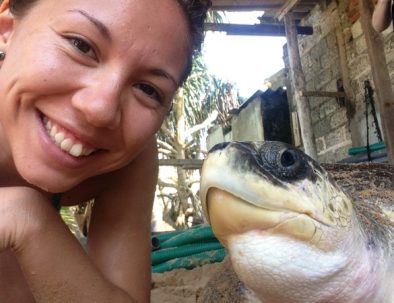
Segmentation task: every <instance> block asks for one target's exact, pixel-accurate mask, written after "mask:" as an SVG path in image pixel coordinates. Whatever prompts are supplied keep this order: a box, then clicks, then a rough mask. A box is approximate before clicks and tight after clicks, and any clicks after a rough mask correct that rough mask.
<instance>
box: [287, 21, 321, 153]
mask: <svg viewBox="0 0 394 303" xmlns="http://www.w3.org/2000/svg"><path fill="white" fill-rule="evenodd" d="M284 21H285V27H286V38H287V49H288V53H289V63H290V76H291V82H292V86H293V91H295V92H296V91H306V82H305V76H304V72H303V70H302V65H301V58H300V51H299V49H298V38H297V31H296V27H295V23H294V20H293V17H292V14H291V13H288V14H286V15H285V17H284ZM294 100H295V103H296V107H297V113H298V117H299V123H300V129H301V137H302V143H303V146H304V151H305V153H307V154H308V155H309V156H310V157H312V158H313V159H317V151H316V143H315V137H314V134H313V129H312V118H311V108H310V104H309V100H308V98H307V97H303V96H300V95H299V94H294Z"/></svg>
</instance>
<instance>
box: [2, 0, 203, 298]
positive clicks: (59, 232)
mask: <svg viewBox="0 0 394 303" xmlns="http://www.w3.org/2000/svg"><path fill="white" fill-rule="evenodd" d="M208 2H209V1H208V0H207V1H202V0H201V1H195V0H194V1H193V0H190V1H188V0H149V1H146V0H117V1H116V2H109V1H107V0H106V1H104V0H94V1H93V0H91V1H87V0H57V1H52V0H36V1H33V0H31V1H26V0H4V1H3V3H2V4H1V7H0V142H1V147H2V148H1V151H0V171H1V173H0V185H1V188H0V251H1V253H0V302H2V303H8V302H12V303H14V302H23V303H25V302H50V303H56V302H89V303H90V302H114V303H117V302H148V301H149V293H150V233H149V232H150V231H149V226H150V216H151V207H152V200H153V195H154V188H155V184H156V178H157V160H156V159H157V151H156V147H155V146H156V144H155V133H156V131H157V130H158V129H159V127H160V125H161V123H162V121H163V119H164V118H165V116H166V113H167V111H168V110H169V108H170V107H171V100H172V97H173V95H174V93H175V91H176V89H177V87H178V86H179V85H180V84H181V83H182V82H183V81H184V79H185V77H186V76H187V74H188V72H189V71H190V66H191V57H192V54H193V51H194V50H195V49H198V47H199V46H200V43H201V40H202V26H203V20H204V17H205V12H206V9H207V8H208V5H209V3H208ZM55 193H62V194H61V198H60V204H61V205H72V204H76V203H80V202H83V201H87V200H89V199H91V198H95V206H94V209H93V213H92V219H91V224H90V230H89V238H88V243H87V248H86V252H85V251H84V250H83V249H82V248H81V246H80V245H79V243H78V242H77V241H76V240H75V238H74V237H73V236H72V235H71V234H70V232H69V231H68V229H67V227H66V226H65V225H64V224H63V222H62V221H61V218H60V217H59V215H58V213H57V212H56V210H55V208H54V207H53V205H52V202H51V200H52V199H53V197H60V195H59V194H56V195H54V194H55Z"/></svg>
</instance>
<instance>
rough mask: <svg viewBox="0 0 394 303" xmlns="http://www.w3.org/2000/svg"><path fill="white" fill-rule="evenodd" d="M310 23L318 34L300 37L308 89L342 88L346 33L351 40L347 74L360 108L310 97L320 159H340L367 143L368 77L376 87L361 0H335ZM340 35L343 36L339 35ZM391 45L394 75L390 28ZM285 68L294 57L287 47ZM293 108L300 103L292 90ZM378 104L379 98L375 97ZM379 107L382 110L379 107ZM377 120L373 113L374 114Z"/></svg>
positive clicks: (389, 59)
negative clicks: (360, 12)
mask: <svg viewBox="0 0 394 303" xmlns="http://www.w3.org/2000/svg"><path fill="white" fill-rule="evenodd" d="M304 25H308V26H313V30H314V34H313V35H311V36H299V49H300V55H301V63H302V67H303V70H304V75H305V79H306V83H307V90H308V91H336V90H337V80H338V79H341V78H342V71H343V69H341V52H340V48H339V44H338V43H339V42H340V39H339V37H338V35H341V37H342V39H343V41H344V42H345V52H343V53H342V58H343V55H344V57H345V59H346V61H345V62H346V65H343V66H344V68H346V69H347V73H348V74H349V78H350V85H351V93H352V96H351V97H352V98H351V100H350V101H351V102H352V105H353V107H354V112H352V111H349V110H348V108H347V107H346V106H341V105H340V103H339V102H337V100H336V98H328V97H310V98H309V101H310V105H311V110H312V112H311V113H312V123H313V131H314V134H315V138H316V144H317V149H318V157H319V161H322V162H334V161H338V160H340V159H343V158H346V157H347V156H348V155H347V152H348V149H349V148H350V147H352V146H362V145H366V129H367V127H366V122H365V121H366V118H365V103H364V80H367V79H368V80H370V82H371V84H372V87H373V80H372V75H371V69H370V63H369V58H368V54H367V49H366V43H365V39H364V35H363V32H362V29H361V24H360V21H359V20H358V7H357V0H352V1H331V2H330V3H329V4H328V5H327V6H325V7H322V6H316V7H315V8H314V9H313V10H312V12H311V15H310V16H309V17H308V19H307V20H304ZM338 33H339V34H338ZM381 37H382V39H384V41H385V45H386V60H387V62H388V64H389V69H390V72H391V75H392V79H394V78H393V77H394V68H393V67H394V66H393V65H394V52H393V50H392V49H393V47H394V38H393V33H392V27H391V26H390V28H389V29H387V30H386V31H385V32H384V33H382V35H381ZM284 60H285V66H286V69H288V60H287V55H286V51H285V55H284ZM289 101H290V103H291V105H290V107H291V110H292V111H295V105H294V104H293V101H292V98H291V89H289ZM375 102H376V103H378V100H377V99H376V96H375ZM378 111H379V109H378ZM369 121H370V122H371V121H372V117H369ZM369 126H370V132H369V133H370V135H369V141H370V143H375V142H377V138H376V135H375V133H374V128H373V125H372V122H371V123H370V125H369Z"/></svg>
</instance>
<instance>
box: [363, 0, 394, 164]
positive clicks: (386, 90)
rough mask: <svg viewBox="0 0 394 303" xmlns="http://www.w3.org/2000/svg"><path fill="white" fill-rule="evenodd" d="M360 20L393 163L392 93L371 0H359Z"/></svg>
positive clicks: (393, 98) (393, 122)
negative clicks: (373, 26) (374, 25)
mask: <svg viewBox="0 0 394 303" xmlns="http://www.w3.org/2000/svg"><path fill="white" fill-rule="evenodd" d="M359 7H360V21H361V27H362V29H363V32H364V37H365V41H366V44H367V50H368V57H369V61H370V64H371V71H372V78H373V83H374V86H375V92H376V95H377V97H378V104H377V105H378V107H379V112H380V117H381V120H382V126H383V127H382V128H383V135H384V141H385V144H386V149H387V158H388V161H389V163H390V164H394V119H393V117H394V94H393V90H392V85H391V80H390V74H389V70H388V67H387V62H386V56H385V53H384V43H383V40H382V38H381V36H380V35H379V34H378V33H377V32H376V31H375V30H374V29H373V28H372V24H371V19H372V12H373V4H372V1H371V0H359Z"/></svg>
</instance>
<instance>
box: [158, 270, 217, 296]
mask: <svg viewBox="0 0 394 303" xmlns="http://www.w3.org/2000/svg"><path fill="white" fill-rule="evenodd" d="M219 265H220V263H214V264H207V265H204V266H201V267H197V268H194V269H192V270H186V269H176V270H172V271H169V272H165V273H161V274H158V273H154V274H153V275H152V292H151V303H178V302H179V303H195V302H196V294H197V292H199V291H201V289H202V288H203V287H204V286H205V285H206V284H207V282H208V281H209V280H210V278H211V277H212V275H213V274H214V273H215V272H216V271H217V270H218V268H219Z"/></svg>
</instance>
